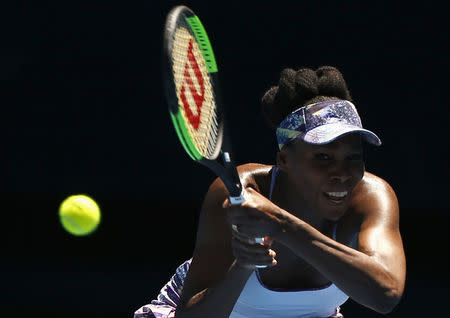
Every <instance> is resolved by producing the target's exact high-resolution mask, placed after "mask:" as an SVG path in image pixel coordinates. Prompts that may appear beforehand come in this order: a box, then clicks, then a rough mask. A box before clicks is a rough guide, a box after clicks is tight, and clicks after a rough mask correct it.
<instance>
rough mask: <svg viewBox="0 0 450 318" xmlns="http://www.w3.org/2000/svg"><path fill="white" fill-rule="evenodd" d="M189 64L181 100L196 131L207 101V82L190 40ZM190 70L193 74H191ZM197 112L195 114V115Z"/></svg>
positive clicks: (185, 69)
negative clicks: (192, 75)
mask: <svg viewBox="0 0 450 318" xmlns="http://www.w3.org/2000/svg"><path fill="white" fill-rule="evenodd" d="M187 58H188V60H187V62H186V63H185V65H184V83H183V86H182V87H181V92H180V98H181V100H182V102H183V106H184V111H185V112H186V117H187V118H188V120H189V122H190V123H191V125H192V127H193V128H194V129H195V130H198V128H199V126H200V115H201V111H202V105H203V101H204V100H205V81H204V79H203V76H202V72H201V71H200V68H199V66H198V63H197V60H196V59H195V56H194V52H193V40H192V39H190V41H189V46H188V50H187ZM190 70H191V71H192V72H190ZM191 73H193V74H194V77H195V80H196V82H197V84H198V85H197V87H198V88H199V89H200V92H199V91H198V89H197V87H196V85H195V84H194V81H193V78H192V77H191ZM186 84H187V89H188V90H189V93H190V96H191V97H192V98H189V99H190V100H191V101H192V100H193V101H194V103H195V105H191V104H190V103H189V100H188V96H187V95H186V93H187V90H186ZM193 110H194V111H193ZM194 112H195V113H194Z"/></svg>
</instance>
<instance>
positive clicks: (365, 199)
mask: <svg viewBox="0 0 450 318" xmlns="http://www.w3.org/2000/svg"><path fill="white" fill-rule="evenodd" d="M350 208H351V210H352V211H353V212H354V213H355V214H357V215H358V216H360V217H361V218H362V220H364V219H366V220H367V219H371V220H374V221H375V220H376V221H379V222H381V221H391V222H394V223H397V222H398V214H399V208H398V200H397V196H396V194H395V191H394V189H393V188H392V186H391V185H390V184H389V183H388V182H387V181H386V180H384V179H382V178H380V177H378V176H376V175H374V174H372V173H370V172H365V173H364V177H363V179H362V180H361V181H360V182H359V184H358V185H357V186H356V188H355V190H354V194H353V197H352V201H351V205H350Z"/></svg>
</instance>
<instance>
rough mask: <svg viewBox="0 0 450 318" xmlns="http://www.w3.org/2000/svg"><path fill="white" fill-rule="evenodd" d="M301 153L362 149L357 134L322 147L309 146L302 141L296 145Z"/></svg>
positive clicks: (346, 136) (359, 137) (345, 136)
mask: <svg viewBox="0 0 450 318" xmlns="http://www.w3.org/2000/svg"><path fill="white" fill-rule="evenodd" d="M299 141H300V140H299ZM297 144H298V147H299V148H298V149H300V150H301V151H316V150H341V149H342V150H347V149H348V150H360V149H361V148H362V142H361V135H360V134H358V133H353V134H348V135H344V136H342V137H339V138H337V139H335V140H334V141H332V142H330V143H328V144H324V145H314V144H309V143H306V142H304V141H300V142H298V143H297Z"/></svg>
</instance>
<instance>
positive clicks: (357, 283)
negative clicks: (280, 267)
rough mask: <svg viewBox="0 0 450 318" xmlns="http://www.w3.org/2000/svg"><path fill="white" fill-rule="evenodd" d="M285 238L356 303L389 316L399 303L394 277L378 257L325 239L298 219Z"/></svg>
mask: <svg viewBox="0 0 450 318" xmlns="http://www.w3.org/2000/svg"><path fill="white" fill-rule="evenodd" d="M290 223H291V224H290V225H289V227H288V230H287V231H286V232H285V233H284V234H282V236H283V237H282V240H283V243H284V244H285V245H286V246H288V247H289V248H290V249H291V250H292V251H293V252H294V253H295V254H297V255H298V256H300V257H301V258H303V259H304V260H305V261H307V262H308V263H310V264H311V265H312V266H313V267H314V268H316V269H317V270H318V271H319V272H321V273H322V274H323V275H324V276H325V277H327V278H328V279H329V280H331V281H332V282H333V283H334V284H335V285H337V286H338V287H339V288H340V289H341V290H342V291H344V292H345V293H346V294H347V295H348V296H349V297H351V298H352V299H353V300H355V301H356V302H358V303H360V304H362V305H365V306H367V307H369V308H372V309H374V310H376V311H378V312H389V311H390V310H392V308H393V307H394V306H395V305H396V303H397V302H398V298H399V297H398V293H397V283H396V280H395V279H394V277H393V275H392V274H391V273H390V272H389V270H388V269H387V268H385V267H384V266H383V265H382V264H381V263H380V262H378V261H377V260H376V259H375V258H374V257H371V256H369V255H367V254H365V253H362V252H360V251H358V250H355V249H353V248H350V247H348V246H346V245H343V244H341V243H339V242H336V241H334V240H332V239H330V238H329V237H327V236H325V235H323V234H322V233H320V232H319V231H318V230H316V229H315V228H314V227H312V226H310V225H309V224H307V223H305V222H303V221H301V220H299V219H296V220H294V221H292V222H290Z"/></svg>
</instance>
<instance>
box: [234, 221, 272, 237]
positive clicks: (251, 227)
mask: <svg viewBox="0 0 450 318" xmlns="http://www.w3.org/2000/svg"><path fill="white" fill-rule="evenodd" d="M234 224H236V225H237V228H236V229H237V230H238V231H239V233H241V234H242V235H246V236H247V237H251V238H254V237H264V236H268V235H270V234H272V233H273V232H274V230H273V227H272V225H271V224H268V223H264V222H256V223H251V224H242V223H234Z"/></svg>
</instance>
